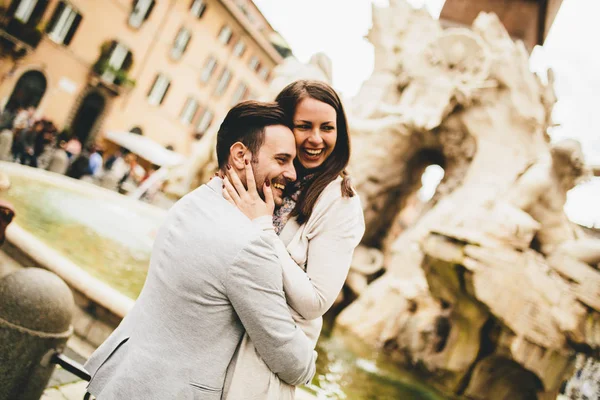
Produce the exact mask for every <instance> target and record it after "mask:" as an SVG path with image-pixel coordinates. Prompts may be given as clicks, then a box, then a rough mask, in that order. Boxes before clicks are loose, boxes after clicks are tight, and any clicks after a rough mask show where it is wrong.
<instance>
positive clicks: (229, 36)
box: [217, 24, 233, 46]
mask: <svg viewBox="0 0 600 400" xmlns="http://www.w3.org/2000/svg"><path fill="white" fill-rule="evenodd" d="M223 32H227V39H225V37H224V36H223V35H224V34H223ZM232 38H233V29H231V27H230V26H229V25H227V24H225V25H223V26H222V27H221V30H220V31H219V34H218V35H217V40H218V41H219V42H220V43H221V44H223V45H224V46H227V45H229V43H231V39H232Z"/></svg>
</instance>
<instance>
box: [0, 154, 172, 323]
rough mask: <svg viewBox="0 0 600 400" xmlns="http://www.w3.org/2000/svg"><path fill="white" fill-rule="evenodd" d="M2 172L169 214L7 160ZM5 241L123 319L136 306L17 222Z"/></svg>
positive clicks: (158, 213) (92, 185)
mask: <svg viewBox="0 0 600 400" xmlns="http://www.w3.org/2000/svg"><path fill="white" fill-rule="evenodd" d="M0 170H2V171H6V172H9V173H14V174H15V175H19V176H24V177H26V178H31V177H33V178H41V180H43V181H46V182H49V183H51V184H55V185H57V186H60V187H63V188H65V189H67V190H73V191H76V192H78V193H83V194H85V195H89V194H90V192H91V193H93V194H97V195H98V196H99V199H100V200H103V199H104V200H108V201H113V202H115V203H121V204H124V203H125V204H127V203H128V205H131V206H134V207H136V208H137V209H140V210H142V211H143V212H146V213H149V214H152V215H154V216H156V217H164V216H165V214H166V210H163V209H161V208H158V207H156V206H152V205H150V204H146V203H142V202H140V201H138V200H135V199H130V198H128V197H127V196H124V195H122V194H119V193H116V192H113V191H111V190H108V189H105V188H101V187H98V186H96V185H94V184H92V183H88V182H82V181H79V180H76V179H73V178H69V177H66V176H62V175H58V174H55V173H53V172H49V171H45V170H40V169H36V168H32V167H27V166H23V165H18V164H15V163H11V162H5V161H0ZM6 239H7V240H8V241H9V242H10V243H11V244H12V245H14V246H15V247H16V248H17V249H19V251H21V252H23V253H24V254H25V255H26V256H27V257H28V258H30V259H31V260H33V261H34V262H35V263H36V264H37V265H39V266H41V267H43V268H45V269H47V270H49V271H52V272H54V273H55V274H56V275H58V276H59V277H61V278H62V279H63V280H64V281H65V282H66V283H67V284H68V285H69V286H70V287H72V288H74V289H75V290H77V291H79V292H81V293H82V294H83V295H85V296H86V297H87V298H88V299H90V300H91V301H93V302H95V303H97V304H99V305H100V306H102V307H104V308H106V309H107V310H109V311H110V312H112V313H113V314H114V315H116V316H118V317H120V318H123V317H125V315H127V313H128V312H129V310H131V308H132V307H133V304H134V303H135V300H133V299H131V298H129V297H127V296H125V295H124V294H122V293H121V292H119V291H117V290H116V289H114V288H112V287H111V286H109V285H108V284H106V283H104V282H102V281H101V280H99V279H97V278H95V277H93V276H92V275H91V274H89V273H88V272H86V271H84V270H83V269H82V268H81V267H79V266H78V265H77V264H75V263H74V262H72V261H71V260H69V259H68V258H66V257H65V256H63V255H61V254H60V253H59V252H57V251H56V250H54V249H52V248H51V247H50V246H48V245H47V244H45V243H44V242H42V241H41V240H40V239H38V238H37V237H35V235H33V234H31V233H29V232H28V231H26V230H25V229H23V228H22V227H20V226H19V225H18V224H17V223H16V222H15V221H13V223H12V224H11V225H10V226H9V227H8V229H7V230H6Z"/></svg>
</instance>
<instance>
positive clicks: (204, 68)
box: [0, 0, 289, 154]
mask: <svg viewBox="0 0 600 400" xmlns="http://www.w3.org/2000/svg"><path fill="white" fill-rule="evenodd" d="M0 35H1V36H0V50H1V51H2V54H3V57H2V58H0V106H4V105H5V104H7V103H8V102H9V101H12V100H16V101H18V102H19V103H20V104H23V105H25V106H28V105H33V106H36V107H37V110H38V111H37V112H38V115H39V116H44V117H47V118H49V119H51V120H53V121H54V122H55V124H56V125H57V126H59V127H61V128H68V129H70V130H71V132H72V133H73V134H75V135H77V136H78V137H80V138H81V139H82V141H87V142H89V141H93V140H96V139H98V138H99V135H101V134H102V133H103V132H106V131H110V130H113V131H133V132H137V133H142V134H143V135H146V136H148V137H150V138H152V139H154V140H156V141H158V142H159V143H161V144H163V145H165V146H173V148H174V149H175V150H176V151H179V152H181V153H184V154H185V153H189V150H190V147H191V145H192V144H193V142H194V141H195V140H198V139H199V138H200V137H201V136H202V135H203V134H204V132H206V131H207V130H208V129H210V128H211V127H213V128H214V127H215V126H216V124H217V123H218V122H219V121H220V120H221V118H222V117H223V116H224V114H225V113H226V112H227V110H228V109H229V108H230V107H231V106H232V105H234V104H235V103H237V102H239V101H241V100H243V99H248V98H254V97H259V96H260V95H261V94H263V93H264V92H265V91H266V90H267V87H268V82H269V77H270V73H271V71H272V69H273V67H275V66H276V65H277V64H278V63H280V62H281V61H282V59H283V58H282V55H283V56H285V55H286V54H288V53H289V49H285V48H282V47H281V46H276V45H274V44H273V43H280V41H278V40H273V38H275V37H276V35H277V34H276V33H275V32H274V30H273V28H272V27H271V26H270V25H269V23H268V21H267V20H266V19H265V18H264V16H263V15H262V14H261V13H260V11H259V10H258V8H256V6H255V5H254V3H253V2H252V1H251V0H0Z"/></svg>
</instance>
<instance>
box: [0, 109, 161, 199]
mask: <svg viewBox="0 0 600 400" xmlns="http://www.w3.org/2000/svg"><path fill="white" fill-rule="evenodd" d="M35 114H36V110H35V108H34V107H27V108H24V107H21V106H19V105H18V104H10V103H9V104H7V105H6V107H5V108H4V110H3V111H2V112H1V113H0V161H11V162H16V163H20V164H23V165H27V166H30V167H34V168H40V169H44V170H47V171H51V172H54V173H57V174H62V175H66V176H69V177H71V178H74V179H81V180H85V181H88V182H92V183H95V184H97V185H100V186H102V187H105V188H107V189H111V190H115V191H119V192H120V193H127V192H130V191H132V190H134V189H135V188H136V187H138V185H140V184H141V183H142V182H143V181H144V180H145V179H147V178H149V177H150V175H152V173H153V172H154V170H155V168H153V167H152V166H150V167H148V168H147V169H145V168H143V167H142V166H141V165H139V164H138V159H137V156H136V155H135V154H133V153H129V152H127V151H126V150H125V149H117V150H116V151H113V152H112V153H111V154H107V155H105V154H104V151H103V149H102V148H101V146H99V145H97V144H90V145H87V146H83V145H82V143H81V141H80V140H79V138H78V137H77V136H76V135H75V134H74V133H73V132H69V131H66V130H63V131H61V132H59V130H58V129H57V128H56V126H55V125H54V123H53V122H52V121H50V120H48V119H46V118H37V117H36V115H35ZM153 194H154V191H150V192H148V193H145V196H144V198H143V199H144V200H151V199H150V196H152V195H153Z"/></svg>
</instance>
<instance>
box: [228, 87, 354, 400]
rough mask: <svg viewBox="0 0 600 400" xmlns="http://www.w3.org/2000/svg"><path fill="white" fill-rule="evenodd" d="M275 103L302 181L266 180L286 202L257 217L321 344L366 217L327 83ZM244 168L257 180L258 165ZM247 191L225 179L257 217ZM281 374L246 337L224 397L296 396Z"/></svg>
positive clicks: (294, 90)
mask: <svg viewBox="0 0 600 400" xmlns="http://www.w3.org/2000/svg"><path fill="white" fill-rule="evenodd" d="M276 102H277V103H278V104H279V105H280V106H281V107H282V108H283V109H284V111H285V112H286V114H287V115H288V116H289V119H290V126H292V127H293V132H294V137H295V139H296V149H297V154H296V159H295V162H294V163H295V166H296V174H297V179H296V181H295V182H291V183H288V184H287V185H285V187H283V186H284V185H282V184H281V182H274V183H273V184H272V185H271V184H270V182H265V184H264V185H263V186H264V187H263V192H264V193H265V198H268V197H271V198H272V196H269V194H270V193H272V192H271V191H272V190H282V191H283V193H284V196H283V204H281V206H280V207H279V208H278V209H277V210H275V212H274V214H273V215H272V216H271V215H269V216H265V217H259V218H255V219H254V220H253V221H254V222H255V223H256V224H257V225H259V227H260V228H261V229H263V230H265V231H268V232H270V234H269V235H268V237H269V239H270V240H271V241H272V244H273V246H274V247H275V248H276V249H277V253H278V257H279V259H280V262H281V264H282V269H283V283H284V291H285V295H286V299H287V302H288V304H289V306H290V311H291V313H292V316H293V317H294V320H295V321H296V323H297V324H298V326H300V327H301V328H302V330H303V331H304V333H305V334H306V335H307V337H308V338H309V339H311V340H312V342H313V344H314V345H315V346H316V343H317V340H318V337H319V334H320V332H321V328H322V325H323V320H322V316H323V314H325V312H326V311H327V310H328V309H329V308H330V307H331V306H332V305H333V302H334V301H335V299H336V298H337V296H338V294H339V293H340V291H341V289H342V287H343V285H344V282H345V280H346V276H347V274H348V270H349V268H350V262H351V260H352V254H353V252H354V249H355V248H356V246H357V245H358V243H359V242H360V240H361V238H362V236H363V233H364V229H365V226H364V218H363V212H362V207H361V204H360V200H359V199H358V196H357V195H356V192H355V191H354V189H353V188H352V186H351V185H350V178H349V176H348V174H347V173H346V167H347V165H348V162H349V159H350V136H349V133H348V123H347V120H346V115H345V112H344V108H343V106H342V102H341V100H340V98H339V96H338V95H337V94H336V92H335V91H334V90H333V89H332V88H331V87H330V86H329V85H327V84H325V83H323V82H318V81H306V80H300V81H296V82H294V83H292V84H290V85H288V86H287V87H286V88H284V89H283V90H282V91H281V93H279V95H278V96H277V98H276ZM246 171H247V176H248V177H249V178H250V179H252V177H250V175H251V174H252V169H251V168H250V167H248V168H247V170H246ZM259 184H260V183H259ZM248 190H250V189H246V188H245V187H244V186H243V184H242V182H241V181H240V179H239V177H238V176H237V174H235V173H230V174H229V175H228V177H226V178H225V189H224V196H225V198H226V199H227V200H229V201H230V202H231V203H232V204H234V205H236V206H237V207H238V208H239V209H240V210H241V211H242V212H243V213H244V214H246V215H247V216H248V217H249V218H254V217H255V216H256V213H255V212H254V207H255V204H253V203H252V202H250V201H247V200H244V199H248V196H245V194H248V193H244V192H245V191H246V192H247V191H248ZM255 194H256V193H254V195H255ZM254 198H256V197H255V196H254ZM267 351H268V349H267ZM276 373H277V371H270V370H269V368H268V367H267V365H266V364H265V363H264V362H263V361H262V359H261V357H260V355H259V354H258V352H257V351H256V349H255V348H254V346H253V344H252V342H251V341H250V339H249V337H248V336H247V335H245V336H244V339H243V340H242V343H241V345H240V348H239V351H238V354H237V358H236V360H235V364H233V363H232V367H231V368H230V371H229V372H228V379H227V380H228V382H230V384H229V390H228V391H227V393H226V395H225V396H224V399H227V400H242V399H243V400H251V399H256V400H259V399H260V400H286V399H293V398H294V393H295V388H294V387H293V386H289V385H287V384H286V383H284V382H282V381H280V380H279V378H278V377H277V374H276ZM226 389H227V388H226Z"/></svg>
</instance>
